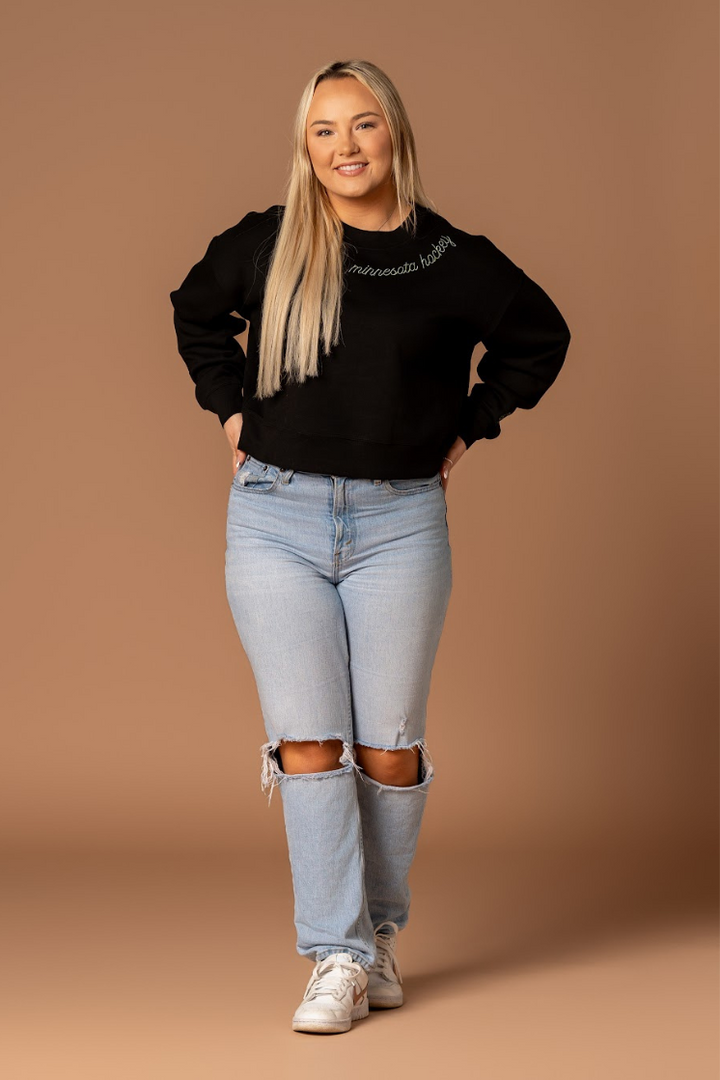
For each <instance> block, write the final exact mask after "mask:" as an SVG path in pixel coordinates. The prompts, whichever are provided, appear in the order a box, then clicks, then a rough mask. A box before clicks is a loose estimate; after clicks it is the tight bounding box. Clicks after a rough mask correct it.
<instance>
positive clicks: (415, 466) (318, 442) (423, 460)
mask: <svg viewBox="0 0 720 1080" xmlns="http://www.w3.org/2000/svg"><path fill="white" fill-rule="evenodd" d="M451 442H452V440H451ZM238 449H239V450H243V451H244V452H245V453H247V454H251V455H252V456H253V457H254V458H257V459H258V461H263V462H265V463H267V464H269V465H276V466H277V467H278V468H280V469H293V470H295V471H298V472H311V473H320V474H322V475H325V476H346V477H348V478H349V479H358V480H398V479H407V480H410V479H419V478H421V477H429V476H435V475H436V474H437V473H438V472H439V471H440V469H441V467H442V459H443V450H442V449H440V450H438V449H434V450H433V449H431V448H428V446H427V444H423V445H422V446H419V445H418V446H412V445H402V444H400V443H398V444H395V443H374V442H366V441H361V440H359V439H348V438H341V437H333V436H328V435H304V434H302V433H301V432H298V431H294V430H291V429H288V428H281V427H278V426H277V425H276V424H272V423H269V422H267V421H265V420H263V418H262V417H261V416H259V415H258V414H257V413H254V412H252V411H251V410H249V409H246V410H245V413H244V416H243V426H242V431H241V433H240V440H239V442H238ZM330 459H331V460H332V461H333V462H334V463H335V466H334V467H335V469H336V470H337V471H336V472H335V473H328V472H326V467H327V462H328V460H330Z"/></svg>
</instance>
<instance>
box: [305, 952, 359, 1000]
mask: <svg viewBox="0 0 720 1080" xmlns="http://www.w3.org/2000/svg"><path fill="white" fill-rule="evenodd" d="M359 968H360V965H359V964H357V963H355V962H354V961H352V962H350V961H345V960H336V959H334V958H333V957H332V956H327V957H326V958H325V959H324V960H321V961H320V962H319V963H318V964H317V965H316V966H315V970H314V972H313V973H312V975H311V976H310V982H309V983H308V986H307V989H306V991H305V1000H306V1001H311V1000H312V999H313V998H316V997H318V996H319V995H320V994H324V995H329V996H330V997H334V998H337V999H338V1001H341V1000H342V999H343V997H344V996H345V994H346V993H347V990H348V987H347V983H348V982H351V983H354V982H355V978H356V976H357V975H358V973H359Z"/></svg>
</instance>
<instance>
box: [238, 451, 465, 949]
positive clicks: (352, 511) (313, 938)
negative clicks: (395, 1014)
mask: <svg viewBox="0 0 720 1080" xmlns="http://www.w3.org/2000/svg"><path fill="white" fill-rule="evenodd" d="M225 576H226V586H227V596H228V602H229V604H230V609H231V611H232V615H233V619H234V621H235V626H236V628H237V632H238V635H239V637H240V640H241V643H242V646H243V648H244V650H245V653H246V655H247V657H248V660H249V662H250V665H251V667H252V670H253V674H254V677H255V681H256V685H257V689H258V695H259V699H260V705H261V709H262V714H263V721H264V725H265V731H266V735H267V742H266V743H265V744H264V745H263V746H262V748H261V784H262V787H263V789H264V790H265V791H266V792H267V793H268V800H270V799H271V798H272V793H273V790H274V788H275V787H276V786H277V787H279V789H280V792H281V798H282V803H283V814H284V821H285V830H286V835H287V841H288V853H289V857H290V864H291V869H292V879H293V889H294V895H295V926H296V929H297V949H298V952H299V953H300V954H301V955H303V956H307V957H309V958H311V959H313V960H320V959H323V958H324V957H325V956H328V955H329V954H330V953H332V952H341V951H344V952H350V953H351V954H352V955H353V957H354V958H355V959H356V960H357V961H358V962H359V963H361V964H362V965H363V966H364V967H366V968H370V967H371V966H372V964H373V963H374V960H375V944H374V935H373V928H374V927H375V926H377V925H379V923H381V922H383V921H385V920H386V919H392V920H393V921H394V922H396V923H397V924H398V927H399V928H400V929H402V928H403V927H404V926H405V925H406V924H407V921H408V915H409V907H410V889H409V886H408V873H409V870H410V866H411V864H412V860H413V857H414V854H415V850H416V845H417V840H418V834H419V830H420V824H421V821H422V816H423V811H424V808H425V799H426V795H427V793H428V789H429V787H430V784H431V783H432V780H433V777H434V771H435V770H434V766H433V762H432V759H431V756H430V753H429V751H428V748H427V744H426V740H425V727H426V716H427V698H428V694H429V691H430V680H431V673H432V668H433V664H434V660H435V655H436V652H437V647H438V644H439V642H440V636H441V633H442V629H443V625H444V621H445V613H446V611H447V606H448V602H449V599H450V593H451V589H452V564H451V549H450V543H449V535H448V522H447V506H446V501H445V492H444V489H443V486H442V483H441V477H440V473H439V472H438V473H436V474H435V475H433V476H429V477H423V478H420V479H401V478H400V479H391V480H387V479H377V480H373V479H355V478H348V477H344V476H330V475H325V474H321V473H307V472H300V471H299V470H294V469H284V468H281V467H280V466H278V465H274V464H271V463H268V462H264V461H259V460H258V459H257V458H254V457H252V456H251V455H247V457H246V459H245V461H244V462H243V464H242V465H241V466H240V468H239V469H238V471H237V472H236V474H235V476H234V477H233V480H232V485H231V489H230V497H229V503H228V516H227V549H226V556H225ZM328 739H339V740H341V741H342V745H343V749H342V753H341V754H340V755H339V758H338V765H339V767H338V768H335V769H331V770H328V771H326V772H317V773H299V774H290V773H287V774H286V773H285V772H283V770H282V747H281V746H280V744H281V742H282V741H283V740H315V741H319V742H324V741H325V740H328ZM355 743H361V744H364V745H366V746H371V747H377V748H380V749H384V750H388V751H389V750H393V749H398V748H401V747H410V746H417V747H418V749H419V759H420V771H419V775H418V783H417V784H415V785H412V786H409V787H396V786H393V785H386V784H381V783H380V782H378V781H376V780H375V779H373V778H372V777H370V776H368V774H367V773H365V772H364V770H363V769H362V768H361V767H360V765H359V764H358V763H357V761H356V758H355V751H354V744H355ZM278 749H279V755H278Z"/></svg>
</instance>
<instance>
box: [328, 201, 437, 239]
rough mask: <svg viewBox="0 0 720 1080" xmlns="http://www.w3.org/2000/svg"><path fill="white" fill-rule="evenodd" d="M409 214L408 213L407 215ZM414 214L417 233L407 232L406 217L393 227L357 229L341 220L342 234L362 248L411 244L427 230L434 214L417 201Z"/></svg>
mask: <svg viewBox="0 0 720 1080" xmlns="http://www.w3.org/2000/svg"><path fill="white" fill-rule="evenodd" d="M409 216H410V215H408V217H409ZM415 216H416V218H417V234H416V235H415V236H413V235H412V233H411V232H408V226H407V225H406V222H407V218H406V219H405V221H404V222H402V223H401V224H400V225H398V226H397V227H396V228H395V229H389V230H385V231H382V230H378V229H358V228H356V227H355V226H354V225H348V224H347V222H345V221H343V223H342V227H343V236H344V239H345V240H347V241H348V242H349V243H351V244H354V245H355V246H357V247H362V248H396V247H402V246H403V245H404V244H411V243H412V242H413V240H415V239H418V238H419V237H420V236H422V235H423V234H424V232H425V231H426V230H427V227H428V225H429V224H430V219H431V218H432V217H433V216H434V215H433V213H432V211H431V210H430V209H429V208H428V207H426V206H421V205H420V204H419V203H416V204H415Z"/></svg>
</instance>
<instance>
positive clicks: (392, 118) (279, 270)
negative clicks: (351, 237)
mask: <svg viewBox="0 0 720 1080" xmlns="http://www.w3.org/2000/svg"><path fill="white" fill-rule="evenodd" d="M347 78H355V79H357V80H358V82H361V83H362V84H363V85H364V86H366V87H367V88H368V90H370V91H371V92H372V93H373V94H374V95H375V97H376V98H377V100H378V103H379V105H380V108H381V110H382V112H383V114H384V116H385V119H386V121H387V124H388V127H389V129H390V136H391V140H392V178H393V184H394V188H395V191H396V194H397V200H398V208H399V210H400V213H401V214H402V211H403V209H404V208H405V207H406V206H408V205H409V206H410V208H411V210H410V214H409V215H408V217H407V218H406V219H405V220H404V221H403V223H402V225H401V226H400V227H401V228H404V229H406V230H407V232H408V234H410V235H415V231H416V228H417V215H416V212H415V208H416V206H418V205H420V206H425V207H428V208H429V209H431V210H435V206H434V204H433V203H432V202H431V200H430V199H429V198H428V197H427V196H426V194H425V192H424V190H423V187H422V184H421V182H420V174H419V169H418V163H417V154H416V149H415V138H414V135H413V132H412V128H411V126H410V121H409V119H408V115H407V112H406V111H405V107H404V105H403V103H402V100H401V98H400V95H399V94H398V92H397V90H396V88H395V86H394V85H393V83H392V82H391V80H390V79H389V78H388V76H387V75H386V74H385V73H384V72H383V71H381V69H380V68H379V67H376V65H375V64H372V63H370V61H368V60H344V61H336V62H334V63H331V64H326V65H325V66H324V67H322V68H320V69H319V70H318V71H316V72H315V74H314V75H313V76H312V78H311V79H310V81H309V83H308V84H307V86H306V88H305V90H304V92H303V95H302V97H301V99H300V104H299V106H298V110H297V114H296V117H295V124H294V132H293V149H292V162H291V167H290V176H289V179H288V181H287V184H286V193H285V211H284V214H283V218H282V222H281V224H280V227H279V229H278V233H277V240H276V242H275V248H274V251H273V254H272V257H271V260H270V264H269V266H268V274H267V281H266V284H265V294H264V300H263V312H262V319H261V323H260V334H259V338H260V343H259V360H260V369H259V373H258V380H257V390H256V396H257V397H259V398H264V397H270V396H272V395H273V394H274V393H276V392H277V391H278V390H279V389H280V388H281V386H282V382H281V379H282V373H283V371H284V372H285V374H286V377H287V379H288V381H291V382H304V381H305V380H306V379H307V378H308V377H309V376H314V375H317V374H318V366H319V365H318V360H319V354H320V346H321V345H322V349H323V352H324V354H325V355H326V356H327V355H328V354H329V352H330V351H331V349H332V348H333V346H334V345H336V344H337V342H338V340H339V337H340V316H341V309H342V295H343V260H344V250H343V223H342V221H341V219H340V218H339V217H338V215H337V213H336V212H335V210H334V209H333V206H332V204H331V202H330V200H329V198H328V194H327V191H326V189H325V186H324V185H323V184H321V183H320V181H319V180H318V178H317V176H316V175H315V170H314V169H313V166H312V162H311V160H310V155H309V152H308V148H307V117H308V112H309V111H310V104H311V102H312V97H313V94H314V92H315V88H316V87H317V85H318V84H319V83H320V82H322V81H323V80H324V79H347Z"/></svg>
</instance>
